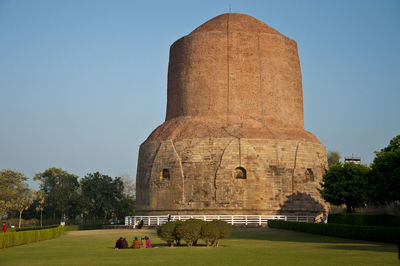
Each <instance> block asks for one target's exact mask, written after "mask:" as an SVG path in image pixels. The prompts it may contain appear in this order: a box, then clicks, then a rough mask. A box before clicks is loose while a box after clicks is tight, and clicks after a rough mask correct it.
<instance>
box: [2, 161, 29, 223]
mask: <svg viewBox="0 0 400 266" xmlns="http://www.w3.org/2000/svg"><path fill="white" fill-rule="evenodd" d="M26 180H28V178H27V177H26V176H25V175H24V174H23V173H20V172H16V171H13V170H9V169H5V170H1V171H0V217H1V216H3V215H5V214H7V213H8V212H9V211H10V210H12V209H13V203H12V201H13V200H16V199H17V198H18V197H19V196H20V194H21V193H23V192H24V190H25V189H27V185H26V183H25V181H26Z"/></svg>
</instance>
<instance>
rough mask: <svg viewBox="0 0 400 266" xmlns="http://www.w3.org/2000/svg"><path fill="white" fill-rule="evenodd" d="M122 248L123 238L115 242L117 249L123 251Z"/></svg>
mask: <svg viewBox="0 0 400 266" xmlns="http://www.w3.org/2000/svg"><path fill="white" fill-rule="evenodd" d="M121 248H122V237H120V238H119V239H118V240H117V242H115V249H121Z"/></svg>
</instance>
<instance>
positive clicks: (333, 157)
mask: <svg viewBox="0 0 400 266" xmlns="http://www.w3.org/2000/svg"><path fill="white" fill-rule="evenodd" d="M340 157H341V156H340V153H339V152H337V151H328V166H331V165H332V164H335V163H338V162H339V160H340Z"/></svg>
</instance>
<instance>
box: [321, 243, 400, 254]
mask: <svg viewBox="0 0 400 266" xmlns="http://www.w3.org/2000/svg"><path fill="white" fill-rule="evenodd" d="M323 248H327V249H336V250H359V251H379V252H396V250H394V249H393V248H391V246H389V245H383V244H382V245H379V244H377V243H374V244H370V245H368V244H366V245H327V246H323Z"/></svg>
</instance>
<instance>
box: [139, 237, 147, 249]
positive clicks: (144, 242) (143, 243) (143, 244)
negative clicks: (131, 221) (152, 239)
mask: <svg viewBox="0 0 400 266" xmlns="http://www.w3.org/2000/svg"><path fill="white" fill-rule="evenodd" d="M140 239H141V240H142V248H145V247H146V239H145V238H144V237H141V238H140Z"/></svg>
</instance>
